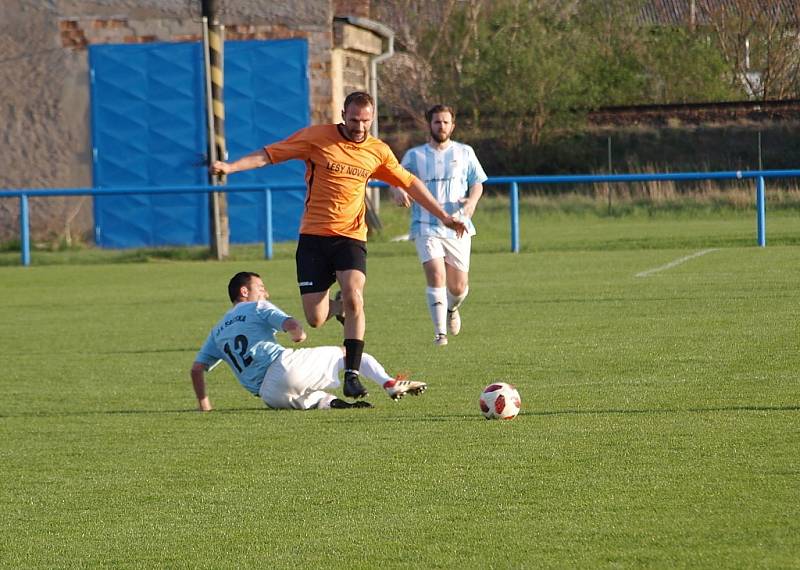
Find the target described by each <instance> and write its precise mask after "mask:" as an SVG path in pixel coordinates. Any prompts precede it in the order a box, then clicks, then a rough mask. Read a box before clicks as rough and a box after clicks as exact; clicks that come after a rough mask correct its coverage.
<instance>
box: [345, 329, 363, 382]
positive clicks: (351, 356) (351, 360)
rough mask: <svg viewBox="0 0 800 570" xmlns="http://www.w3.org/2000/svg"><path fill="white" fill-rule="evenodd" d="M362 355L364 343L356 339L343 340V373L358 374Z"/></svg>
mask: <svg viewBox="0 0 800 570" xmlns="http://www.w3.org/2000/svg"><path fill="white" fill-rule="evenodd" d="M363 353H364V341H363V340H360V339H357V338H346V339H344V371H345V373H347V372H351V373H355V374H358V370H359V368H361V355H362V354H363Z"/></svg>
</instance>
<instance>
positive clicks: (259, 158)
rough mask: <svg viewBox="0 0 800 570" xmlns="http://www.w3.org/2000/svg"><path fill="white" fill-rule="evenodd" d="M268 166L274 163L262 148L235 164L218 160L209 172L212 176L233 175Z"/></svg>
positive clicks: (234, 162)
mask: <svg viewBox="0 0 800 570" xmlns="http://www.w3.org/2000/svg"><path fill="white" fill-rule="evenodd" d="M268 164H272V161H271V160H270V158H269V155H268V154H267V153H266V152H264V149H263V148H260V149H258V150H255V151H253V152H251V153H250V154H248V155H245V156H243V157H242V158H240V159H239V160H235V161H233V162H223V161H221V160H218V161H216V162H215V163H214V164H212V165H211V167H209V171H211V174H233V173H234V172H241V171H243V170H252V169H254V168H261V167H262V166H266V165H268Z"/></svg>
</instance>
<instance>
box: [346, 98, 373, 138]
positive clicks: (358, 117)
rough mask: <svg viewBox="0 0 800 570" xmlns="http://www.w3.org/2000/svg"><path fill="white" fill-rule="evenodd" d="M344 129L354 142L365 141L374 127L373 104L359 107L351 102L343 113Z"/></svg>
mask: <svg viewBox="0 0 800 570" xmlns="http://www.w3.org/2000/svg"><path fill="white" fill-rule="evenodd" d="M342 118H343V119H344V131H345V134H346V135H347V138H348V139H350V140H351V141H353V142H363V141H364V140H366V138H367V134H368V133H369V129H370V127H372V106H371V105H367V106H366V107H359V106H358V105H355V104H350V105H349V106H348V107H347V109H345V110H344V112H343V113H342Z"/></svg>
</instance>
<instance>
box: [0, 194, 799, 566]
mask: <svg viewBox="0 0 800 570" xmlns="http://www.w3.org/2000/svg"><path fill="white" fill-rule="evenodd" d="M483 215H484V216H485V217H484V223H485V225H486V226H489V227H491V228H494V229H492V230H491V231H488V232H486V237H485V239H484V240H483V241H482V240H481V238H477V239H476V243H475V250H476V253H475V255H474V257H473V270H472V273H471V277H472V282H471V294H470V297H469V299H468V301H467V304H466V305H465V307H464V309H463V312H462V315H463V319H464V328H463V332H462V334H461V335H459V336H458V337H457V338H454V339H451V343H450V345H449V346H447V347H444V348H437V347H434V346H433V345H432V342H431V339H432V331H431V325H430V322H429V319H428V315H427V310H426V308H425V304H424V282H423V277H422V272H421V270H420V269H419V267H418V264H417V261H416V258H415V257H414V256H413V255H412V248H411V246H410V244H408V243H391V242H389V241H388V239H378V240H376V241H375V243H374V244H373V245H372V246H371V256H370V265H369V280H368V286H367V292H366V301H367V315H368V331H367V351H368V352H370V353H372V354H374V355H375V356H377V357H378V358H379V359H380V360H381V361H382V362H383V363H384V364H385V365H386V367H387V369H389V370H390V371H391V372H410V373H411V374H412V375H413V377H414V378H417V379H420V380H424V381H426V382H428V383H429V385H430V388H429V390H428V392H427V393H426V394H424V395H423V396H421V397H419V398H407V399H405V400H403V401H400V402H397V403H394V402H392V401H391V400H389V399H388V398H386V397H385V396H383V394H381V393H379V392H380V391H379V390H378V389H377V388H373V390H372V395H371V397H370V399H371V401H372V402H373V403H374V404H375V408H374V409H372V410H338V411H327V412H323V411H316V410H314V411H309V412H294V411H272V410H268V409H266V408H265V407H264V406H263V405H262V404H261V403H260V401H259V400H257V399H255V398H253V397H252V396H249V395H248V394H247V393H246V392H245V391H244V390H242V389H241V388H240V387H239V386H238V385H237V384H236V382H235V381H234V379H233V376H232V374H230V372H229V371H228V370H223V368H222V367H220V368H218V369H216V370H215V371H214V372H212V373H211V375H210V378H209V384H210V386H209V388H210V394H211V398H212V400H213V402H214V404H215V406H216V408H217V411H215V412H213V413H211V414H200V413H199V412H196V411H194V408H195V400H194V397H193V392H192V389H191V384H190V381H189V376H188V370H189V367H190V365H191V363H192V360H193V357H194V354H195V351H196V350H197V348H198V347H199V345H200V343H201V342H202V340H203V339H204V337H205V335H206V334H207V332H208V329H209V328H210V326H211V325H212V324H213V323H214V321H215V320H216V319H217V318H218V317H219V316H220V314H221V313H222V312H223V311H224V310H225V309H226V308H227V306H228V304H227V302H226V292H225V287H226V283H227V279H228V278H229V277H230V275H232V274H233V273H234V272H236V271H239V270H244V269H247V270H255V271H258V272H260V273H261V274H262V276H263V277H264V279H265V282H266V283H267V286H268V288H269V289H270V291H271V293H272V299H273V301H275V302H277V303H278V304H279V305H281V306H283V307H284V308H285V309H287V310H289V311H290V312H293V313H295V314H300V302H299V297H298V295H297V292H296V290H295V286H294V267H293V265H294V264H293V261H292V260H291V259H290V257H291V246H289V245H282V246H280V247H279V248H278V250H277V252H276V253H277V255H276V259H275V260H273V261H269V262H267V261H264V260H260V259H258V257H259V248H258V247H255V246H254V247H253V248H251V249H250V250H245V249H242V250H237V253H236V260H235V261H229V262H224V263H216V262H202V261H175V260H165V261H158V260H156V262H150V263H109V262H108V260H104V259H103V257H102V254H101V253H97V252H77V253H70V252H62V253H61V254H56V253H53V254H47V255H50V256H52V257H47V256H46V255H45V254H40V253H37V254H35V255H34V266H33V267H29V268H22V267H10V266H6V267H0V289H2V295H1V296H0V322H2V326H1V327H0V353H2V356H3V369H2V372H0V385H1V386H2V388H3V390H2V399H0V460H2V469H1V470H0V473H2V485H0V512H1V513H2V515H1V516H0V566H2V567H4V568H94V567H108V568H143V567H160V568H236V567H260V568H288V567H301V568H303V567H304V568H381V567H382V568H523V567H525V568H543V567H563V568H640V567H647V568H798V567H800V454H799V453H798V450H800V380H799V378H800V375H798V372H797V364H798V356H797V355H798V345H800V329H799V328H798V322H800V289H799V288H798V282H800V247H798V246H797V244H798V243H800V241H799V240H798V239H797V238H798V235H800V231H798V227H797V226H798V218H797V216H796V215H795V216H794V217H793V216H790V215H788V214H786V215H784V216H777V217H773V218H770V221H769V223H770V224H771V225H770V226H768V228H769V229H770V230H771V232H772V233H769V231H768V243H769V246H768V247H767V248H757V247H755V246H754V244H755V221H754V219H753V218H752V217H751V216H750V215H742V216H733V215H731V216H725V217H720V218H715V217H711V216H706V217H701V218H698V219H681V218H680V217H674V218H672V219H664V220H659V219H655V220H653V219H638V218H635V217H633V218H626V219H613V218H611V219H605V220H601V219H597V218H582V217H570V216H564V217H558V216H551V217H543V218H540V219H539V218H537V219H526V220H525V221H524V224H523V232H522V234H523V253H521V254H518V255H515V254H511V253H507V249H508V238H507V234H506V233H505V232H506V230H505V229H504V227H503V226H502V220H501V218H502V217H503V216H502V212H499V211H498V212H496V213H492V211H491V209H487V211H486V212H485V213H484V214H483ZM492 216H497V219H498V220H499V221H497V223H496V224H495V223H493V222H492ZM769 236H771V237H769ZM705 250H711V251H706V253H704V254H703V255H700V256H697V257H694V258H691V259H686V260H685V261H683V262H682V263H678V264H676V265H672V266H670V264H671V263H673V262H676V261H678V260H681V259H682V258H685V257H687V256H690V255H692V254H695V253H697V252H698V251H705ZM2 255H4V256H5V255H13V253H12V254H5V253H4V254H2ZM57 255H63V256H66V257H68V258H69V256H74V257H72V258H69V259H71V261H72V262H73V263H72V264H63V263H60V264H58V262H57V261H55V258H56V256H57ZM81 255H83V256H85V258H84V261H86V260H88V261H87V263H81V260H82V258H81ZM62 259H63V258H62ZM151 259H152V258H151ZM75 262H77V263H75ZM643 273H644V276H637V275H640V274H643ZM340 335H341V329H340V327H339V325H338V324H337V323H335V322H331V323H329V324H327V325H326V326H325V327H323V328H322V329H318V330H311V331H310V338H309V340H308V343H307V344H308V345H309V346H316V345H323V344H338V343H339V342H340V338H341V336H340ZM498 379H499V380H505V381H509V382H512V383H514V384H516V385H517V387H518V388H519V390H520V392H521V394H522V399H523V412H522V413H521V415H520V416H519V417H518V418H517V419H516V420H514V421H512V422H488V421H486V420H484V419H483V418H482V417H481V415H480V413H479V411H478V407H477V399H478V394H479V393H480V391H481V388H482V387H483V386H484V385H486V384H487V383H489V382H491V381H493V380H498Z"/></svg>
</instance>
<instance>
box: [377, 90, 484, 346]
mask: <svg viewBox="0 0 800 570" xmlns="http://www.w3.org/2000/svg"><path fill="white" fill-rule="evenodd" d="M425 118H426V119H427V121H428V127H429V129H430V138H429V139H428V142H427V143H426V144H424V145H421V146H417V147H414V148H412V149H410V150H409V151H408V152H406V154H405V156H403V160H402V165H403V166H404V167H405V168H406V169H407V170H409V171H410V172H412V173H413V174H415V175H416V176H417V177H418V178H419V179H421V180H422V181H423V182H424V183H425V186H427V187H428V190H429V191H430V193H431V194H432V195H433V197H434V198H435V199H436V200H437V201H438V202H439V204H440V205H441V206H442V208H443V209H444V211H445V212H447V213H448V214H449V215H452V216H454V217H457V218H458V219H460V220H461V221H462V222H464V224H465V225H466V226H467V231H466V232H465V233H464V235H462V236H461V237H458V236H457V235H456V232H454V231H453V230H451V229H450V228H447V227H445V226H444V225H443V224H442V223H441V222H440V221H439V220H438V219H436V218H435V217H433V216H431V215H430V214H429V213H428V212H427V211H426V210H424V209H422V208H420V206H419V205H418V204H417V203H415V202H413V203H412V201H411V199H410V198H409V196H408V194H406V193H405V192H404V191H403V190H401V189H400V188H395V187H393V188H392V196H393V198H394V200H395V202H396V203H397V204H399V205H401V206H404V207H406V208H408V207H409V206H411V231H410V234H409V236H410V238H411V239H413V240H414V243H415V244H416V247H417V255H418V256H419V259H420V261H421V262H422V268H423V270H424V271H425V279H426V280H427V282H428V288H427V299H428V309H429V311H430V314H431V320H432V321H433V329H434V335H435V336H434V343H436V344H437V345H438V346H444V345H446V344H447V333H448V332H449V333H450V334H451V335H457V334H458V333H459V332H460V331H461V314H460V313H459V307H461V304H462V303H463V302H464V299H466V297H467V294H468V293H469V259H470V250H471V247H472V236H473V235H475V226H474V225H473V224H472V220H471V218H472V215H473V214H474V213H475V207H476V206H477V205H478V200H480V198H481V195H482V194H483V183H484V182H485V181H486V178H487V177H486V173H485V172H484V171H483V168H482V167H481V164H480V162H478V158H477V157H476V156H475V151H474V150H472V147H471V146H469V145H465V144H462V143H459V142H456V141H453V140H451V139H450V135H452V134H453V129H454V128H455V120H456V115H455V112H454V111H453V109H452V108H451V107H448V106H446V105H435V106H433V107H431V108H430V109H429V110H428V112H427V113H425ZM445 321H446V329H445Z"/></svg>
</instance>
